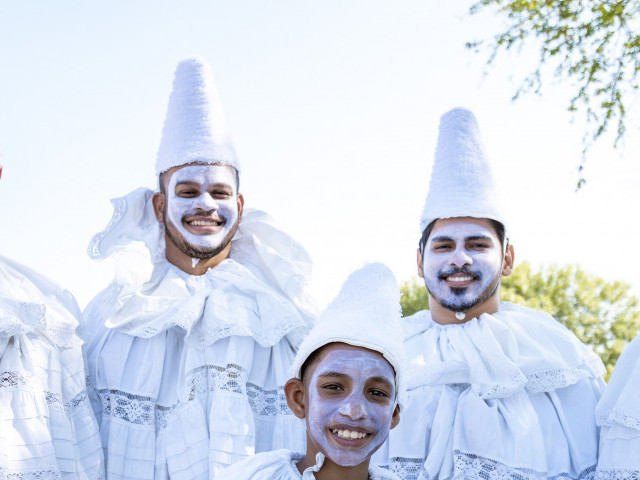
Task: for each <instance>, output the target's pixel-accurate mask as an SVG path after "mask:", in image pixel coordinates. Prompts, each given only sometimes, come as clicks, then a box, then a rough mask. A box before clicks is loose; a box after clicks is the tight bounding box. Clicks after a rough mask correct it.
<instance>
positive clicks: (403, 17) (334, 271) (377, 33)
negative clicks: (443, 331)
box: [0, 0, 640, 306]
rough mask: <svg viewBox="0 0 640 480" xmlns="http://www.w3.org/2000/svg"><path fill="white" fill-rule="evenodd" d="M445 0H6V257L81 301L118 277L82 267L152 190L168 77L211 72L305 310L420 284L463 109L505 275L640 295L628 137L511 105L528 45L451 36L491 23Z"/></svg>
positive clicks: (252, 200) (636, 177)
mask: <svg viewBox="0 0 640 480" xmlns="http://www.w3.org/2000/svg"><path fill="white" fill-rule="evenodd" d="M470 4H471V2H466V1H458V2H443V1H439V0H399V1H395V2H388V1H382V0H350V1H349V2H344V1H338V0H324V1H323V2H310V1H300V0H269V1H264V0H248V1H245V0H237V1H234V2H229V1H218V0H190V1H185V2H168V1H161V0H155V1H147V0H140V1H136V2H128V1H123V0H114V1H110V2H81V1H72V0H70V1H66V2H13V1H8V0H0V155H1V158H2V160H1V162H2V165H3V166H4V170H3V176H2V179H1V180H0V255H3V256H6V257H9V258H12V259H14V260H16V261H19V262H21V263H23V264H26V265H28V266H30V267H32V268H35V269H36V270H38V271H40V272H42V273H44V274H46V275H48V276H49V277H51V278H53V279H54V280H55V281H57V282H58V283H60V284H62V285H64V286H65V287H66V288H68V289H69V290H70V291H71V292H73V293H74V295H75V296H76V298H77V300H78V302H79V304H80V305H81V306H84V305H86V303H87V302H88V301H89V300H90V299H91V298H92V296H93V295H95V294H96V293H97V292H98V291H100V290H101V289H102V288H104V287H106V286H107V285H108V284H109V282H110V281H111V279H112V277H113V266H112V265H111V264H110V263H109V261H108V260H107V261H103V262H95V261H92V260H90V259H89V257H88V256H87V254H86V248H87V245H88V243H89V241H90V239H91V237H92V236H93V235H94V234H96V233H98V232H100V231H101V230H102V229H104V227H105V226H106V225H107V223H108V222H109V219H110V218H111V214H112V208H111V204H110V199H112V198H115V197H120V196H123V195H125V194H127V193H128V192H130V191H132V190H134V189H135V188H137V187H140V186H147V187H150V188H155V185H156V179H155V178H154V165H155V156H156V152H157V148H158V146H159V142H160V134H161V130H162V124H163V122H164V115H165V112H166V106H167V102H168V98H169V93H170V88H171V82H172V78H173V71H174V69H175V67H176V65H177V63H178V62H179V61H180V60H182V59H184V58H186V57H189V56H192V55H199V56H201V57H204V58H205V59H206V60H207V61H208V62H209V63H210V65H211V67H212V69H213V71H214V74H215V76H216V82H217V86H218V90H219V92H220V97H221V101H222V105H223V108H224V111H225V114H226V117H227V121H228V124H229V128H230V131H231V135H232V137H233V141H234V144H235V147H236V150H237V152H238V155H239V157H240V161H241V162H242V165H243V172H242V178H241V191H242V193H243V194H244V197H245V207H251V208H258V209H261V210H264V211H267V212H268V213H269V214H271V216H272V217H274V218H275V219H276V221H277V222H278V223H279V224H280V225H281V226H282V227H283V228H284V229H285V230H287V231H288V232H290V233H291V234H292V235H293V236H294V237H295V238H296V239H298V240H299V241H300V242H301V243H302V244H303V245H304V246H305V247H306V248H307V250H308V251H309V253H310V255H311V257H312V258H313V260H314V280H313V284H312V288H313V292H314V293H315V295H316V297H317V299H318V302H319V303H320V304H323V303H326V302H327V301H328V300H330V299H331V298H332V297H333V296H334V295H335V294H336V293H337V291H338V289H339V287H340V285H341V284H342V282H343V280H344V279H345V278H346V276H347V275H348V274H349V273H350V272H351V271H353V270H354V269H356V268H358V267H359V266H361V265H362V264H363V263H365V262H368V261H381V262H383V263H386V264H387V265H389V266H390V267H391V269H392V270H393V271H394V272H395V274H396V276H397V278H398V280H399V281H404V280H409V279H411V278H412V277H413V276H414V275H415V272H416V265H415V256H416V246H417V241H418V238H419V233H420V232H419V219H420V214H421V212H422V208H423V204H424V200H425V197H426V194H427V188H428V184H429V176H430V171H431V166H432V162H433V154H434V150H435V143H436V138H437V128H438V122H439V118H440V116H441V115H442V114H443V113H445V112H446V111H448V110H449V109H451V108H453V107H457V106H464V107H467V108H470V109H471V110H472V111H473V112H474V113H475V115H476V117H477V119H478V122H479V124H480V129H481V132H482V136H483V140H484V144H485V147H486V150H487V152H488V155H489V157H490V158H491V161H492V162H493V164H494V169H495V173H496V177H497V180H498V183H499V185H500V187H501V188H502V190H503V196H504V197H505V198H506V200H505V207H506V210H507V211H508V213H509V215H510V216H509V218H510V221H509V224H508V228H509V232H510V236H511V239H512V242H513V243H514V245H515V249H516V262H519V261H523V260H527V261H529V262H531V263H533V264H534V265H550V264H558V265H564V264H569V263H571V264H578V265H580V266H581V267H582V268H583V269H585V270H587V271H588V272H590V273H592V274H594V275H597V276H601V277H604V278H605V279H607V280H621V281H625V282H627V283H630V284H631V285H632V288H633V292H634V293H636V294H640V282H639V281H638V279H637V274H636V273H635V272H636V268H638V265H639V260H638V255H637V250H638V247H637V246H636V245H635V241H634V240H636V239H637V238H639V237H640V222H639V221H638V214H637V210H638V207H640V188H638V184H639V183H640V163H639V162H638V160H637V155H635V152H637V151H638V148H637V147H638V128H637V125H630V126H629V129H628V135H627V139H626V141H625V143H624V144H623V145H622V146H621V147H620V148H618V149H613V148H612V146H611V141H610V139H606V138H605V139H604V140H603V141H602V142H600V143H599V144H597V145H596V146H595V147H594V148H593V149H592V150H591V152H590V156H589V158H588V163H587V166H586V170H585V175H586V177H587V184H586V186H585V187H583V188H582V189H581V190H580V191H579V192H575V184H576V181H577V172H576V167H577V165H578V162H579V160H580V152H581V148H582V145H581V140H582V136H583V134H584V125H583V123H582V121H581V118H580V117H576V116H572V115H571V114H570V113H569V112H567V110H566V106H567V104H568V101H569V98H570V95H571V85H570V84H569V83H567V82H566V81H559V80H557V81H551V82H550V83H549V84H548V85H545V88H544V89H543V92H542V95H540V96H536V95H526V96H524V97H522V98H521V99H519V100H518V101H516V102H513V101H512V100H511V97H512V95H513V93H514V92H515V91H516V89H517V87H518V85H519V79H521V78H522V75H523V74H524V73H526V72H527V71H528V69H530V68H531V67H532V66H534V64H535V51H534V50H533V49H531V50H526V49H525V50H523V51H522V52H518V53H514V54H511V55H503V56H501V57H499V59H498V61H497V62H496V64H495V65H494V66H493V67H492V68H489V69H487V67H486V64H485V62H486V59H487V55H488V53H487V52H481V53H479V54H478V53H475V52H473V51H470V50H467V49H465V42H467V41H470V40H475V39H478V38H488V37H490V36H491V35H492V34H494V33H496V31H497V29H499V28H500V26H501V24H500V19H499V17H497V16H495V15H491V14H484V15H478V16H469V15H468V13H467V11H468V7H469V6H470Z"/></svg>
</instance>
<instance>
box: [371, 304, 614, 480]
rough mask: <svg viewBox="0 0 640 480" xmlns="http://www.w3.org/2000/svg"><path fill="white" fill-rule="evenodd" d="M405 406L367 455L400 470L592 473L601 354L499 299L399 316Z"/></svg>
mask: <svg viewBox="0 0 640 480" xmlns="http://www.w3.org/2000/svg"><path fill="white" fill-rule="evenodd" d="M404 321H405V347H406V350H407V357H408V361H409V370H410V372H413V375H412V377H411V378H410V379H409V380H408V384H409V392H408V395H407V396H408V401H407V408H406V409H405V410H404V411H403V412H402V414H401V419H400V424H399V425H398V427H396V428H395V429H394V430H392V431H391V433H390V436H389V440H388V442H387V444H385V445H384V446H383V447H382V448H381V449H380V450H379V451H378V452H377V453H376V454H375V455H374V457H373V462H374V463H377V464H379V465H384V466H387V467H388V468H390V469H391V470H392V471H394V472H396V473H398V475H399V476H400V477H401V478H403V479H416V478H419V479H435V478H438V479H467V478H481V479H483V480H493V479H504V478H517V479H519V480H529V479H531V480H533V479H541V478H554V479H570V478H571V479H576V478H592V477H593V475H594V472H595V465H596V456H597V451H598V431H597V427H596V423H595V414H594V410H595V406H596V403H597V402H598V399H599V398H600V392H601V390H602V388H603V387H604V381H603V379H602V375H603V373H604V366H603V365H602V362H601V360H600V359H599V358H598V357H597V355H595V354H594V353H593V352H592V351H591V350H590V349H589V348H588V347H586V346H585V345H583V344H582V343H581V342H580V341H579V340H578V339H577V338H576V337H575V336H574V335H573V334H572V333H571V332H569V330H567V329H566V328H565V327H563V326H562V325H561V324H559V323H558V322H556V321H555V320H554V319H553V318H552V317H550V316H549V315H547V314H545V313H543V312H540V311H536V310H532V309H529V308H526V307H522V306H518V305H514V304H510V303H506V302H505V303H501V304H500V308H499V310H498V312H497V313H495V314H493V315H488V314H483V315H481V316H480V318H478V319H472V320H470V321H468V322H465V323H463V324H459V325H440V324H438V323H436V322H434V321H433V320H432V318H431V316H430V314H429V312H428V311H421V312H418V313H416V314H415V315H413V316H411V317H408V318H405V319H404Z"/></svg>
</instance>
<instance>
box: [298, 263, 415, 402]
mask: <svg viewBox="0 0 640 480" xmlns="http://www.w3.org/2000/svg"><path fill="white" fill-rule="evenodd" d="M400 318H401V308H400V290H399V288H398V284H397V282H396V279H395V276H394V275H393V272H391V270H389V268H388V267H387V266H385V265H383V264H382V263H370V264H367V265H365V266H364V267H362V268H360V269H359V270H356V271H355V272H353V273H352V274H351V275H349V277H347V280H346V281H345V282H344V284H343V285H342V288H341V289H340V293H338V296H337V297H336V298H335V299H334V300H333V301H332V302H331V303H330V304H329V305H328V306H327V308H326V309H325V310H324V312H322V313H321V314H320V316H319V317H318V320H317V322H316V324H315V326H314V327H313V329H312V330H311V332H309V335H307V337H306V338H305V339H304V340H303V342H302V344H301V345H300V348H299V349H298V354H297V355H296V358H295V360H294V361H293V365H292V367H291V371H292V376H294V377H296V378H299V379H301V372H300V370H301V368H302V365H303V364H304V362H305V361H306V360H307V358H309V356H310V355H311V354H312V353H313V352H315V351H316V350H317V349H319V348H321V347H323V346H324V345H327V344H329V343H336V342H341V343H347V344H349V345H354V346H357V347H364V348H368V349H369V350H375V351H376V352H380V353H381V354H382V355H383V356H384V358H385V359H386V360H387V361H388V362H389V363H390V364H391V366H392V367H393V369H394V371H395V374H396V375H395V377H396V392H397V397H396V398H397V400H398V402H399V403H400V404H402V398H403V396H404V389H405V366H404V362H405V359H404V349H403V346H402V325H401V323H400Z"/></svg>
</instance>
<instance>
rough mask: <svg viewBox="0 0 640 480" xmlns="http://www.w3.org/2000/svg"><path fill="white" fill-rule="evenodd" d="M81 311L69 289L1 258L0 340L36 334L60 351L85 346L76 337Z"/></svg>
mask: <svg viewBox="0 0 640 480" xmlns="http://www.w3.org/2000/svg"><path fill="white" fill-rule="evenodd" d="M79 317H80V310H79V308H78V306H77V304H76V302H75V300H74V299H73V297H72V296H71V294H70V293H69V292H68V291H67V290H63V289H62V288H60V287H58V286H57V285H55V284H54V283H53V282H51V281H50V280H49V279H47V278H46V277H44V276H42V275H40V274H38V273H36V272H34V271H33V270H31V269H29V268H27V267H24V266H22V265H20V264H18V263H16V262H13V261H11V260H9V259H8V258H5V257H2V256H0V340H3V339H4V340H5V341H6V340H7V339H8V338H9V337H11V336H14V335H22V334H26V333H34V334H36V335H42V336H44V337H46V338H47V340H49V341H50V342H51V343H52V344H53V345H55V346H57V347H60V348H72V347H77V346H80V345H81V344H82V341H81V340H80V338H79V337H78V336H77V335H76V328H77V327H78V318H79Z"/></svg>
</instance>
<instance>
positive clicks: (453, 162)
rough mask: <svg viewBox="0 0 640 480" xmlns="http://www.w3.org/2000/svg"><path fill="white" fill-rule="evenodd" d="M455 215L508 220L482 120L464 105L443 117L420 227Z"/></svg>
mask: <svg viewBox="0 0 640 480" xmlns="http://www.w3.org/2000/svg"><path fill="white" fill-rule="evenodd" d="M452 217H475V218H490V219H493V220H497V221H499V222H501V223H503V224H505V220H506V218H505V216H504V213H503V211H502V208H501V196H500V193H499V192H498V189H497V188H496V182H495V180H494V177H493V171H492V169H491V164H490V162H489V160H488V158H487V155H486V153H485V150H484V147H483V145H482V140H481V138H480V129H479V128H478V122H477V121H476V118H475V117H474V115H473V113H471V111H469V110H467V109H464V108H454V109H453V110H450V111H449V112H447V113H445V114H444V115H443V116H442V118H441V119H440V132H439V135H438V145H437V147H436V154H435V160H434V162H433V170H432V171H431V182H430V184H429V194H428V195H427V200H426V202H425V205H424V210H423V212H422V218H421V219H420V230H421V231H424V229H425V228H426V227H427V225H429V224H430V223H431V222H432V221H433V220H436V219H438V218H452ZM505 226H506V225H505Z"/></svg>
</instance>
